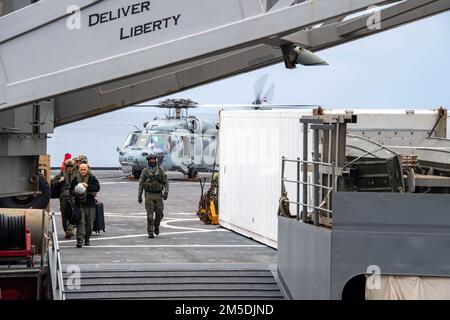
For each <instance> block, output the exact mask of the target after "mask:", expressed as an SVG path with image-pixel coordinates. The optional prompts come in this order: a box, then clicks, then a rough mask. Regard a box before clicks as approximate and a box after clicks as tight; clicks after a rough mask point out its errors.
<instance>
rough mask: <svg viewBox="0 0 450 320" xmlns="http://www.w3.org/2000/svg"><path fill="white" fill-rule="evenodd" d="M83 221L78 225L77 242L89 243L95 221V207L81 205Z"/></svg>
mask: <svg viewBox="0 0 450 320" xmlns="http://www.w3.org/2000/svg"><path fill="white" fill-rule="evenodd" d="M80 213H81V220H80V224H79V225H77V241H78V242H82V241H83V240H84V241H89V239H90V238H91V235H92V228H93V227H94V220H95V207H87V206H85V205H80Z"/></svg>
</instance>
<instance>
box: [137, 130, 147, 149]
mask: <svg viewBox="0 0 450 320" xmlns="http://www.w3.org/2000/svg"><path fill="white" fill-rule="evenodd" d="M149 138H150V135H149V134H147V133H144V134H141V135H140V136H139V137H138V140H137V142H136V147H138V148H144V147H145V146H146V145H147V142H148V139H149Z"/></svg>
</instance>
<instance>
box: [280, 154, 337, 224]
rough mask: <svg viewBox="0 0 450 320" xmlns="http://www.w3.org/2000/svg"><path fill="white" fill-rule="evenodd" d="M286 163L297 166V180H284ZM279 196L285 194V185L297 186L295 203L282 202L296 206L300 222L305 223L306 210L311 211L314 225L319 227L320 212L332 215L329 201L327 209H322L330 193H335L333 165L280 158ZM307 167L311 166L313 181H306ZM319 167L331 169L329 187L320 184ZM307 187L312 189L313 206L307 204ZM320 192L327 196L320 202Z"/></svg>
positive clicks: (334, 170)
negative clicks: (292, 184)
mask: <svg viewBox="0 0 450 320" xmlns="http://www.w3.org/2000/svg"><path fill="white" fill-rule="evenodd" d="M286 162H292V163H296V164H297V180H291V179H287V178H285V171H286ZM281 163H282V165H281V194H282V195H283V193H284V192H285V183H294V184H296V186H297V199H296V201H290V200H285V199H283V200H282V201H284V202H287V203H292V204H295V205H296V206H297V214H296V216H297V220H300V219H301V220H302V221H303V222H306V221H307V217H308V208H309V209H312V211H313V213H314V224H315V225H319V214H320V212H321V211H323V212H326V213H328V214H330V215H331V214H332V212H333V211H332V209H331V201H328V205H329V206H328V208H324V205H325V203H326V201H327V199H328V200H329V199H330V195H331V193H332V192H334V191H336V166H335V164H334V163H326V162H321V161H309V160H301V159H300V158H297V160H290V159H286V157H282V161H281ZM308 165H313V170H312V173H313V181H314V182H312V183H311V182H309V181H308V172H309V170H308ZM319 166H323V167H330V168H331V186H325V185H322V184H320V175H321V172H320V170H319ZM301 172H302V173H303V178H302V180H300V173H301ZM300 186H303V195H302V199H300ZM308 187H312V188H313V190H314V192H313V204H310V203H308ZM322 190H326V191H327V194H326V196H325V197H322V198H323V200H322V201H320V196H321V192H322ZM300 207H302V211H301V212H300Z"/></svg>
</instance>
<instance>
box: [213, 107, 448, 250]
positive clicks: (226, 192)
mask: <svg viewBox="0 0 450 320" xmlns="http://www.w3.org/2000/svg"><path fill="white" fill-rule="evenodd" d="M325 112H326V113H333V114H334V113H345V112H349V111H346V110H326V111H325ZM351 112H353V113H354V114H356V115H357V116H358V122H357V123H356V124H351V125H349V126H348V129H349V132H350V133H354V134H358V135H365V136H366V137H370V138H372V139H374V140H376V141H378V142H382V143H383V144H385V145H389V146H397V147H400V148H399V149H400V150H401V147H404V146H414V145H416V144H417V141H421V140H423V139H424V138H425V136H427V135H428V133H429V132H430V130H431V129H432V128H433V127H434V126H435V123H436V121H437V120H438V116H437V111H436V110H414V111H411V110H382V109H379V110H363V109H360V110H356V109H355V110H353V111H351ZM311 114H312V110H311V109H303V110H302V109H298V110H252V111H247V110H230V111H221V113H220V132H219V164H220V187H219V223H220V225H221V226H223V227H225V228H228V229H231V230H233V231H235V232H238V233H240V234H243V235H245V236H247V237H250V238H253V239H255V240H257V241H260V242H262V243H265V244H267V245H269V246H271V247H274V248H276V247H277V230H278V228H277V224H278V221H277V211H278V201H279V198H280V195H281V158H282V157H283V156H285V157H286V158H288V159H296V158H298V157H299V158H302V157H303V156H302V150H303V149H302V148H303V138H302V137H303V136H302V135H303V132H302V131H303V125H302V124H300V122H299V119H300V118H301V117H302V116H303V115H311ZM448 119H449V118H447V119H445V120H444V121H447V123H449V121H448ZM380 130H384V131H383V132H381V131H380ZM448 130H449V125H447V134H448V132H449V131H448ZM380 132H381V133H380ZM412 132H413V133H412ZM442 134H444V135H445V132H444V133H442ZM310 145H311V144H310ZM309 156H310V155H309ZM296 172H297V171H296V164H294V163H290V164H289V163H288V164H287V165H286V171H285V177H288V178H291V179H293V180H296ZM286 188H287V192H288V196H289V198H290V199H291V200H292V201H295V200H296V197H297V192H296V186H295V184H286ZM300 194H301V190H300ZM290 209H291V214H295V213H296V206H295V205H291V206H290Z"/></svg>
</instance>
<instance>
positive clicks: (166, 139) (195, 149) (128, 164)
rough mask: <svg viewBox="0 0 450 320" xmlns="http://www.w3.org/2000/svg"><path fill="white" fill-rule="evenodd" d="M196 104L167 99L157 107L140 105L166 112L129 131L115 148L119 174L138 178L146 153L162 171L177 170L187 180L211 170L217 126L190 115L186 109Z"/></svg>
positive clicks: (213, 160)
mask: <svg viewBox="0 0 450 320" xmlns="http://www.w3.org/2000/svg"><path fill="white" fill-rule="evenodd" d="M197 105H198V104H197V103H196V102H194V101H192V100H190V99H167V100H164V101H161V102H160V103H159V105H144V107H159V108H167V109H168V110H169V113H168V114H167V115H166V116H165V117H163V118H158V117H157V118H154V119H153V120H152V121H149V122H144V124H143V129H142V130H136V131H133V132H131V133H130V134H129V135H128V137H127V139H126V140H125V143H124V144H123V145H122V146H121V147H118V148H117V151H118V152H119V162H120V164H121V167H122V171H123V173H124V174H126V175H130V174H132V175H133V176H134V177H135V178H139V176H140V174H141V172H142V170H143V169H144V168H145V167H146V166H147V159H146V158H147V156H148V155H149V154H155V155H156V156H157V157H158V163H159V164H160V166H161V167H162V168H164V169H165V170H167V171H180V172H182V173H183V174H185V175H188V177H189V178H194V177H196V176H197V174H198V172H207V171H213V170H214V169H215V167H216V151H217V139H218V133H219V131H218V129H219V125H218V123H214V122H212V121H208V120H201V119H198V118H197V117H195V116H190V115H189V110H190V109H194V108H196V107H197ZM141 106H142V105H141Z"/></svg>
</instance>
